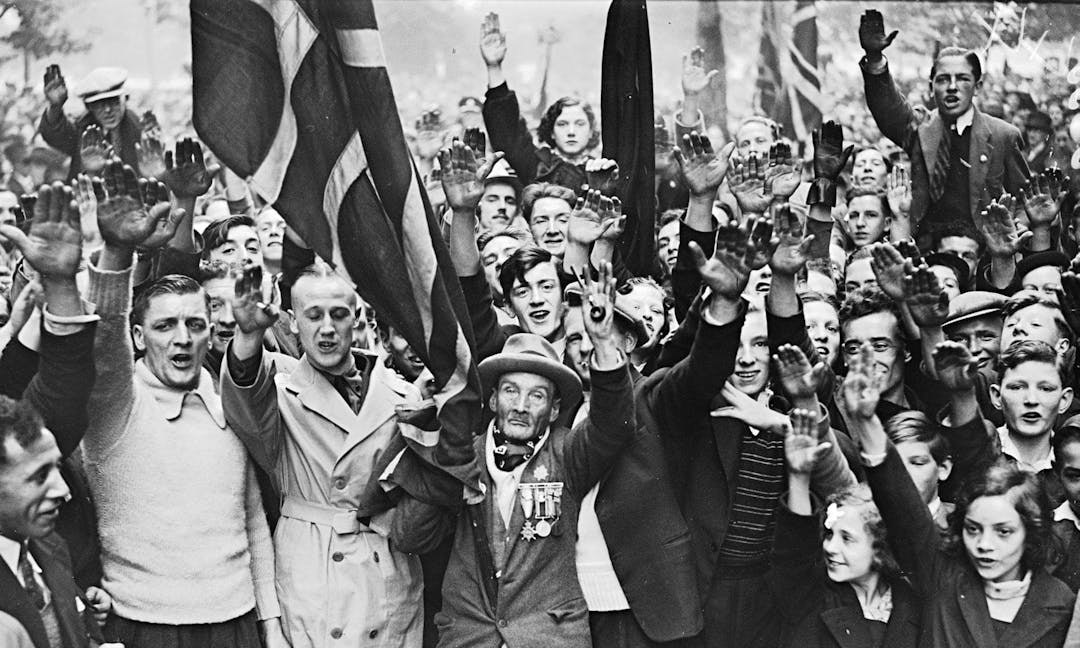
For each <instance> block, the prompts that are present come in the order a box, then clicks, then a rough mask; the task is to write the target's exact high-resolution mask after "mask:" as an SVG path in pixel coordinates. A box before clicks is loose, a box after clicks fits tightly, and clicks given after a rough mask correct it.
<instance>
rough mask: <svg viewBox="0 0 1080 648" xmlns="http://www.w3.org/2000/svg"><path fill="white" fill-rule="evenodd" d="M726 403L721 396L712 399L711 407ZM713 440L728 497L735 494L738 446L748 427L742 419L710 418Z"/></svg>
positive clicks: (747, 432) (748, 429)
mask: <svg viewBox="0 0 1080 648" xmlns="http://www.w3.org/2000/svg"><path fill="white" fill-rule="evenodd" d="M717 402H719V403H720V405H719V406H723V405H727V401H726V400H724V398H723V397H722V396H718V397H717V398H716V399H714V401H713V408H714V409H715V408H716V407H717V406H718V405H717ZM710 421H711V425H712V433H713V440H714V442H715V443H716V452H717V454H718V455H719V459H720V466H721V468H722V469H723V471H724V477H725V478H726V479H727V484H728V497H729V499H730V498H731V497H734V495H735V478H736V476H737V474H738V471H739V446H740V445H741V444H742V436H743V435H744V434H749V433H750V428H749V427H747V426H746V424H745V423H743V422H742V421H736V420H735V419H729V418H712V417H710Z"/></svg>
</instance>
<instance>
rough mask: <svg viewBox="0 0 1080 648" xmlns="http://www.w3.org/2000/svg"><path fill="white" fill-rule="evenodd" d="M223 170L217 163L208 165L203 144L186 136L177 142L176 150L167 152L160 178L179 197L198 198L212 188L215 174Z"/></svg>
mask: <svg viewBox="0 0 1080 648" xmlns="http://www.w3.org/2000/svg"><path fill="white" fill-rule="evenodd" d="M219 171H221V167H219V166H218V165H216V164H211V165H210V166H206V159H205V158H204V157H203V150H202V146H201V145H199V143H198V142H196V141H195V140H193V139H191V138H190V137H185V138H184V139H182V140H180V141H178V142H177V143H176V152H175V153H174V152H172V151H166V152H165V172H164V173H163V174H162V176H161V177H159V178H158V180H161V181H162V182H164V183H165V185H166V186H168V187H169V190H170V191H172V192H173V193H174V194H176V197H177V198H178V199H181V200H183V199H191V198H197V197H199V196H201V195H203V194H204V193H206V192H207V191H209V190H210V185H212V184H213V182H214V176H215V175H217V173H218V172H219Z"/></svg>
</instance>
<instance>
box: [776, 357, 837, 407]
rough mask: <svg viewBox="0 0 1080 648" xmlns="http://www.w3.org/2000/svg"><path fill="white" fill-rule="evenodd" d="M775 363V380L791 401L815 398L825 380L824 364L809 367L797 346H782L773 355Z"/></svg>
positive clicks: (808, 362)
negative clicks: (776, 379) (778, 381)
mask: <svg viewBox="0 0 1080 648" xmlns="http://www.w3.org/2000/svg"><path fill="white" fill-rule="evenodd" d="M773 362H775V363H776V372H777V378H778V379H779V380H780V384H781V386H783V388H784V391H785V392H787V395H788V396H790V397H791V398H792V399H793V400H796V401H798V400H800V399H809V398H814V397H816V396H817V393H818V389H820V388H821V384H822V381H823V380H824V379H825V363H823V362H819V363H817V364H816V365H814V366H810V361H809V360H807V359H806V354H804V353H803V352H802V349H800V348H799V347H797V346H794V345H792V344H784V345H782V346H781V347H780V348H779V349H777V350H776V354H775V355H773Z"/></svg>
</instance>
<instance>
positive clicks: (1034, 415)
mask: <svg viewBox="0 0 1080 648" xmlns="http://www.w3.org/2000/svg"><path fill="white" fill-rule="evenodd" d="M1020 420H1022V421H1024V422H1025V423H1038V422H1039V421H1040V420H1042V414H1039V413H1038V412H1024V413H1023V414H1021V415H1020Z"/></svg>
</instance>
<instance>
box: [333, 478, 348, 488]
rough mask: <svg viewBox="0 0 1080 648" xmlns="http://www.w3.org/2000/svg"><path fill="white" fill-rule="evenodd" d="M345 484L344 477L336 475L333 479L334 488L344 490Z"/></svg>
mask: <svg viewBox="0 0 1080 648" xmlns="http://www.w3.org/2000/svg"><path fill="white" fill-rule="evenodd" d="M345 484H346V482H345V478H344V477H338V478H337V479H335V480H334V488H336V489H338V490H345Z"/></svg>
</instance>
